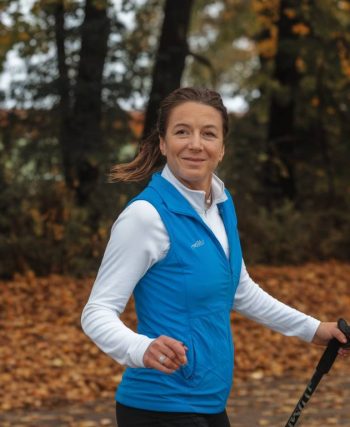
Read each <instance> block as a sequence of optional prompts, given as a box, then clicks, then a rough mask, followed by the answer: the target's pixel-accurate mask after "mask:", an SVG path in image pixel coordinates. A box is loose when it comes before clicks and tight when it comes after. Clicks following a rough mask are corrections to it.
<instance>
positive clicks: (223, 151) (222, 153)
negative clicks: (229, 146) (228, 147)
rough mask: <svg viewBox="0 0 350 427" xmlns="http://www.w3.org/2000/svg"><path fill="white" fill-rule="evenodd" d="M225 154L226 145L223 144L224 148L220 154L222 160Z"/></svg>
mask: <svg viewBox="0 0 350 427" xmlns="http://www.w3.org/2000/svg"><path fill="white" fill-rule="evenodd" d="M224 154H225V146H224V145H223V146H222V150H221V154H220V157H219V159H220V162H221V160H222V159H223V158H224Z"/></svg>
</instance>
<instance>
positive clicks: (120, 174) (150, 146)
mask: <svg viewBox="0 0 350 427" xmlns="http://www.w3.org/2000/svg"><path fill="white" fill-rule="evenodd" d="M164 164H165V158H164V157H163V155H162V153H161V151H160V148H159V134H158V131H157V130H156V129H155V130H153V132H152V133H151V134H150V135H149V136H148V137H147V138H146V139H145V140H144V141H142V142H141V145H140V150H139V152H138V154H137V156H136V157H135V159H134V160H132V161H131V162H129V163H121V164H119V165H115V166H113V167H112V169H111V173H110V181H111V182H116V181H126V182H131V181H134V182H137V181H143V180H144V179H146V178H148V177H149V176H150V175H151V174H152V173H154V172H156V171H158V170H159V169H161V168H162V167H163V166H164Z"/></svg>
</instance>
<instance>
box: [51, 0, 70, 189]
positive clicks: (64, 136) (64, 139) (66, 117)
mask: <svg viewBox="0 0 350 427" xmlns="http://www.w3.org/2000/svg"><path fill="white" fill-rule="evenodd" d="M54 18H55V40H56V49H57V63H58V74H59V77H58V81H57V86H58V93H59V96H60V102H59V114H60V123H59V141H60V147H61V152H62V164H63V171H64V176H65V181H66V184H67V185H68V187H69V188H73V187H74V170H73V164H72V161H71V156H70V137H69V124H70V119H71V105H70V95H69V89H70V84H69V78H68V68H67V64H66V52H65V48H64V41H65V30H64V7H63V2H62V1H59V2H58V3H57V5H56V6H55V11H54Z"/></svg>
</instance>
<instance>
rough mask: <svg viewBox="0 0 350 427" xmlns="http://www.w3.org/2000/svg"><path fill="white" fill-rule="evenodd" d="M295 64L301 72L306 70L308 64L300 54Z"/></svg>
mask: <svg viewBox="0 0 350 427" xmlns="http://www.w3.org/2000/svg"><path fill="white" fill-rule="evenodd" d="M295 66H296V69H297V70H298V71H299V72H300V73H302V72H304V71H305V70H306V64H305V61H304V60H303V58H300V56H299V57H298V58H297V59H296V61H295Z"/></svg>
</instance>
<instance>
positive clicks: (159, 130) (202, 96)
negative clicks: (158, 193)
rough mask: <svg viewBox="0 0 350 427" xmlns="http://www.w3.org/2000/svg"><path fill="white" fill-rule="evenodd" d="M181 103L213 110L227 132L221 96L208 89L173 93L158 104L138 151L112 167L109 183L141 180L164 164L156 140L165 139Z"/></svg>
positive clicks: (225, 111) (184, 89)
mask: <svg viewBox="0 0 350 427" xmlns="http://www.w3.org/2000/svg"><path fill="white" fill-rule="evenodd" d="M185 102H198V103H200V104H205V105H208V106H210V107H213V108H215V109H216V110H217V111H219V113H220V114H221V117H222V126H223V135H224V137H225V136H226V135H227V133H228V115H227V110H226V107H225V106H224V104H223V102H222V99H221V96H220V95H219V94H218V93H217V92H215V91H213V90H210V89H198V88H192V87H183V88H179V89H176V90H174V91H173V92H171V93H170V95H168V96H167V97H166V98H164V100H163V101H162V102H161V104H160V108H159V110H158V119H157V124H156V127H155V129H154V130H153V131H152V132H151V134H150V135H149V136H148V137H147V138H146V139H144V140H143V141H142V142H141V144H140V149H139V152H138V154H137V156H136V157H135V159H134V160H132V161H131V162H129V163H122V164H119V165H115V166H113V167H112V169H111V174H110V178H111V181H142V180H144V179H146V178H147V177H148V176H149V175H151V174H152V173H153V172H155V171H157V170H159V169H160V168H161V167H162V166H163V165H164V164H165V160H166V159H165V158H164V157H163V155H162V153H161V152H160V149H159V137H160V136H161V137H163V138H164V137H165V134H166V129H167V126H168V120H169V116H170V113H171V112H172V110H173V109H174V108H175V107H177V106H178V105H180V104H183V103H185Z"/></svg>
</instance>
